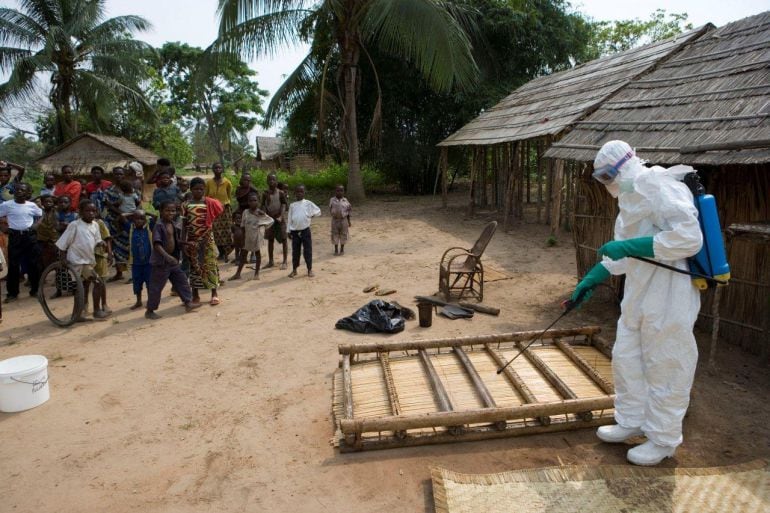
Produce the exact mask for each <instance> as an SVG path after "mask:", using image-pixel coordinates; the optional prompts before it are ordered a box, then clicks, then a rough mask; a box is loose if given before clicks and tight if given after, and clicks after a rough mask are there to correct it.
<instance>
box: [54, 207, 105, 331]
mask: <svg viewBox="0 0 770 513" xmlns="http://www.w3.org/2000/svg"><path fill="white" fill-rule="evenodd" d="M78 210H79V211H80V219H77V220H76V221H73V222H71V223H70V224H68V225H67V229H66V230H64V233H63V234H62V235H61V237H59V240H58V241H56V247H57V248H59V251H60V252H61V256H62V258H64V255H65V252H66V259H67V264H68V265H69V267H70V268H71V269H72V270H73V271H74V272H75V274H79V275H80V276H81V277H82V278H83V284H84V286H85V293H86V297H88V289H89V288H90V284H91V282H93V284H94V290H93V305H94V319H105V318H107V317H109V313H107V312H105V311H104V310H102V309H100V305H101V304H102V300H103V299H105V294H106V291H104V290H103V289H104V282H103V281H102V280H101V279H100V278H99V276H98V275H97V274H96V271H95V269H94V266H95V265H96V255H95V252H94V250H95V249H96V246H97V245H99V244H104V241H103V240H102V236H101V233H100V231H99V225H98V224H96V222H94V219H96V205H94V203H93V201H91V200H82V201H81V202H80V204H79V205H78ZM104 303H106V300H105V301H104ZM97 308H99V309H97ZM81 320H82V319H81Z"/></svg>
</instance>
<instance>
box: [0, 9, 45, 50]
mask: <svg viewBox="0 0 770 513" xmlns="http://www.w3.org/2000/svg"><path fill="white" fill-rule="evenodd" d="M45 33H46V29H45V28H44V27H42V26H41V25H40V24H38V23H37V22H36V21H35V20H34V19H32V18H31V17H29V16H27V15H26V14H24V13H21V12H19V11H17V10H15V9H8V8H7V7H0V44H7V43H16V44H19V45H23V46H30V47H31V46H34V45H41V44H43V40H44V39H45Z"/></svg>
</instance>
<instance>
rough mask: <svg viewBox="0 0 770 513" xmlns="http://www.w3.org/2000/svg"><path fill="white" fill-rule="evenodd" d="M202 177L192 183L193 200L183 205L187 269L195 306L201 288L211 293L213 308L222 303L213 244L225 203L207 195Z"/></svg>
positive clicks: (183, 231)
mask: <svg viewBox="0 0 770 513" xmlns="http://www.w3.org/2000/svg"><path fill="white" fill-rule="evenodd" d="M205 190H206V183H205V182H204V181H203V179H202V178H197V177H196V178H193V179H192V181H191V182H190V192H191V193H192V199H190V200H189V201H186V202H185V203H184V204H183V205H182V217H183V222H184V225H183V227H182V240H183V241H184V245H183V251H184V256H185V263H184V267H185V270H186V271H187V273H188V275H189V277H190V287H191V288H192V294H193V300H192V302H193V303H200V296H199V295H198V289H209V290H211V302H210V304H211V306H214V305H218V304H219V297H218V295H217V288H218V287H219V267H218V266H217V247H216V244H215V243H214V230H213V227H214V221H215V220H216V218H217V217H219V216H220V215H222V214H223V210H224V209H223V207H222V203H220V202H219V201H217V200H216V199H214V198H209V197H206V196H205Z"/></svg>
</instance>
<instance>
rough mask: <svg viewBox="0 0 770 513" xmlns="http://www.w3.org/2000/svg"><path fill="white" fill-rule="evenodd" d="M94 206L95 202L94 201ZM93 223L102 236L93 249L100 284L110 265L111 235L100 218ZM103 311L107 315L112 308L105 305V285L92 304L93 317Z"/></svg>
mask: <svg viewBox="0 0 770 513" xmlns="http://www.w3.org/2000/svg"><path fill="white" fill-rule="evenodd" d="M94 208H96V203H95V202H94ZM94 223H96V224H97V225H98V226H99V235H101V237H102V243H101V244H97V245H96V249H95V250H94V257H95V259H96V265H94V271H95V272H96V275H97V276H98V277H99V279H100V280H101V282H102V284H104V283H107V273H108V271H109V268H110V266H111V265H112V236H111V235H110V230H109V228H107V225H106V224H105V223H104V221H102V220H101V219H94ZM85 299H86V307H88V296H86V298H85ZM99 311H101V312H104V313H105V314H107V315H109V314H111V313H112V310H110V308H109V307H108V306H107V287H106V286H104V287H102V288H101V293H100V295H99V303H98V304H96V303H95V304H94V318H98V317H97V315H96V313H97V312H99Z"/></svg>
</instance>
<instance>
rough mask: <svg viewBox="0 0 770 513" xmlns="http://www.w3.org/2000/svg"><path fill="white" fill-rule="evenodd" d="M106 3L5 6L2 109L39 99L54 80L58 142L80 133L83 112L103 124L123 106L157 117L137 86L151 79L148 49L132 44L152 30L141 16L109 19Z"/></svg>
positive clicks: (25, 1) (0, 13)
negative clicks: (44, 83)
mask: <svg viewBox="0 0 770 513" xmlns="http://www.w3.org/2000/svg"><path fill="white" fill-rule="evenodd" d="M104 4H105V0H19V6H20V9H18V10H17V9H10V8H6V7H3V8H0V71H2V72H5V73H9V78H8V81H7V82H5V83H4V84H0V108H1V107H7V106H9V105H11V104H14V103H17V102H23V101H24V100H27V99H29V98H31V97H32V94H33V92H34V90H35V88H36V87H39V86H40V80H39V77H40V75H46V74H47V75H48V76H50V86H49V87H50V89H49V99H50V101H51V104H52V105H53V108H54V110H55V113H56V138H57V139H58V141H57V142H58V143H62V142H64V141H66V140H67V139H69V138H71V137H73V136H75V135H77V133H78V122H77V120H78V114H79V113H84V114H86V115H87V116H89V118H90V119H91V120H92V121H94V124H95V125H97V126H98V125H99V124H100V123H104V122H105V121H106V120H108V118H109V116H110V114H111V113H112V112H113V111H114V109H115V107H116V106H117V104H118V102H121V101H123V102H129V103H131V104H133V105H134V106H135V107H137V108H139V109H145V110H146V111H151V110H152V109H151V107H150V106H149V104H148V103H147V101H146V100H145V98H144V96H143V94H142V93H141V92H140V90H139V87H138V83H139V82H140V81H141V80H142V79H143V78H144V77H146V74H147V71H146V66H145V63H144V60H143V56H146V55H147V52H152V48H151V47H150V46H149V45H147V44H146V43H143V42H140V41H136V40H134V39H131V37H130V34H131V33H132V32H134V31H143V30H147V29H148V28H150V24H149V22H147V21H146V20H145V19H144V18H141V17H139V16H118V17H115V18H110V19H105V5H104Z"/></svg>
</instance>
